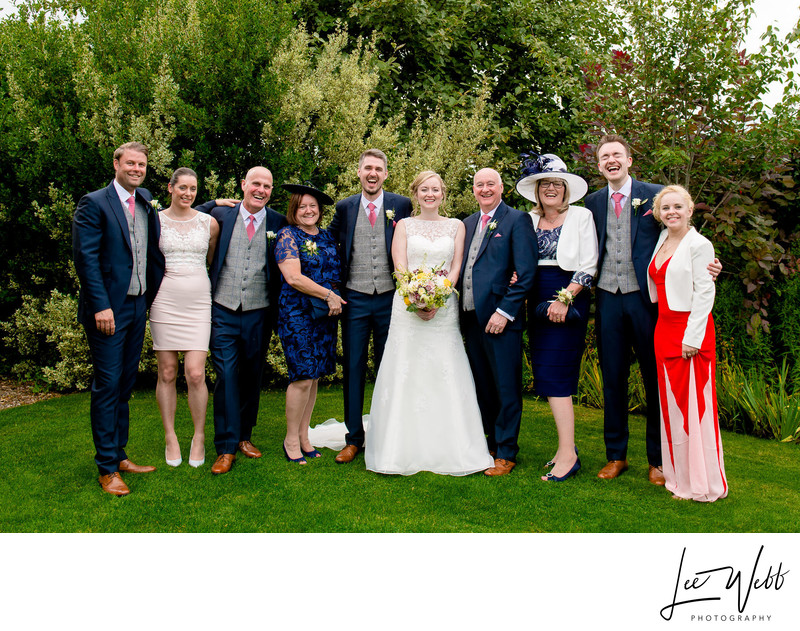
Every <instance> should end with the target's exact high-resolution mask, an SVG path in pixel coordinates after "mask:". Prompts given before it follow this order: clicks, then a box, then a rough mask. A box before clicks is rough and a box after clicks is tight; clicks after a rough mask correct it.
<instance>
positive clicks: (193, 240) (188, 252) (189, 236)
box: [159, 212, 211, 273]
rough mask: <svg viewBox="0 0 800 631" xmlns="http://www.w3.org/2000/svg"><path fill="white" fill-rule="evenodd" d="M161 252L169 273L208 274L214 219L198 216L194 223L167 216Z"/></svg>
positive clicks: (162, 227) (193, 220) (163, 216)
mask: <svg viewBox="0 0 800 631" xmlns="http://www.w3.org/2000/svg"><path fill="white" fill-rule="evenodd" d="M159 219H160V220H161V240H160V241H159V248H161V251H162V252H163V253H164V259H165V262H166V270H167V272H172V271H177V270H180V271H189V270H191V271H197V270H202V271H203V272H204V273H205V271H206V254H207V252H208V238H209V235H210V233H211V216H210V215H206V214H204V213H197V214H196V215H195V216H194V217H192V218H191V219H186V220H183V221H178V220H175V219H170V218H169V217H167V216H166V215H165V214H164V213H163V212H162V213H161V214H160V215H159Z"/></svg>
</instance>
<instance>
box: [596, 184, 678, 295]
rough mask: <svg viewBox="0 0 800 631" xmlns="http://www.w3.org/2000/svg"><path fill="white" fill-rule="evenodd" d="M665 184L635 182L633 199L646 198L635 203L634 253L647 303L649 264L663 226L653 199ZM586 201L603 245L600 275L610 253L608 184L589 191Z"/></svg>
mask: <svg viewBox="0 0 800 631" xmlns="http://www.w3.org/2000/svg"><path fill="white" fill-rule="evenodd" d="M662 188H664V187H663V186H661V185H660V184H649V183H647V182H640V181H638V180H635V179H634V180H633V182H632V184H631V200H634V199H640V200H642V204H641V205H640V206H638V207H637V208H633V206H631V254H632V258H633V268H634V270H635V271H636V280H637V281H638V282H639V290H640V291H641V292H642V296H643V298H644V300H645V304H650V294H649V293H648V289H647V266H648V265H650V258H651V257H652V256H653V250H654V249H655V247H656V241H658V235H659V234H661V229H662V226H661V224H660V223H658V221H656V218H655V217H654V216H653V213H652V212H651V211H652V210H653V199H655V196H656V195H657V194H658V191H660V190H661V189H662ZM585 204H586V208H588V209H589V210H591V211H592V215H594V225H595V227H596V228H597V244H598V247H599V248H600V258H599V259H598V261H597V269H598V275H599V270H601V269H602V267H603V257H604V256H605V253H606V235H607V233H606V223H607V219H608V186H605V187H603V188H601V189H600V190H599V191H595V192H594V193H592V194H591V195H588V196H587V197H586V201H585ZM648 213H649V214H648Z"/></svg>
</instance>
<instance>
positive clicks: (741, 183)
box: [580, 0, 800, 332]
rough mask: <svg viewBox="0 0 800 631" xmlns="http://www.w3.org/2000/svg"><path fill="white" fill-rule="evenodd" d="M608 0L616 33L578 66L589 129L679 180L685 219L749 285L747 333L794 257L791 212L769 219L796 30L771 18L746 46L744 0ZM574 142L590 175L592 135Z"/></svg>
mask: <svg viewBox="0 0 800 631" xmlns="http://www.w3.org/2000/svg"><path fill="white" fill-rule="evenodd" d="M618 5H619V9H620V15H621V19H620V20H619V21H618V22H617V23H616V24H615V25H614V27H613V28H614V29H615V30H616V33H615V34H614V39H615V40H616V41H617V42H618V44H617V45H616V46H614V47H611V48H609V50H608V51H607V52H605V53H604V54H601V55H599V56H597V57H596V58H595V59H594V60H593V62H592V63H589V64H587V65H586V66H585V67H584V78H585V82H586V88H587V98H586V100H585V101H584V103H583V105H582V108H581V109H582V118H583V120H584V121H586V124H587V126H588V129H589V134H588V136H589V138H593V139H596V138H597V137H598V136H599V135H601V134H603V133H606V132H612V131H613V132H616V133H620V134H622V135H623V136H625V137H626V138H627V139H628V140H629V141H630V142H631V144H632V146H633V150H634V168H635V169H636V170H637V172H638V173H640V174H641V175H642V177H644V178H646V179H649V180H652V181H656V182H661V183H678V184H681V185H683V186H685V187H686V188H687V189H688V190H689V191H690V192H691V193H692V194H693V195H694V197H695V199H696V201H697V202H700V205H699V207H698V213H697V215H698V216H697V217H696V222H695V223H696V224H698V225H699V226H700V227H701V228H703V229H704V230H705V231H706V233H707V234H708V235H709V236H711V237H712V238H713V240H714V243H715V245H716V247H717V249H718V251H719V253H720V256H721V258H722V260H723V263H724V265H725V269H726V273H730V274H735V275H737V276H739V278H740V279H741V281H742V283H743V286H744V288H745V290H746V292H747V294H748V307H749V314H748V315H749V317H750V319H751V322H750V330H751V332H755V331H756V329H763V330H764V331H766V330H767V328H768V327H767V323H766V318H765V316H766V314H767V311H766V307H767V305H768V303H769V300H770V297H771V296H772V295H773V294H774V290H775V286H776V280H777V279H779V278H781V277H782V276H783V275H784V274H786V273H789V272H790V271H791V270H793V269H794V267H795V266H794V258H793V257H792V256H790V255H789V254H788V252H787V245H788V242H789V241H790V240H791V239H792V238H793V237H792V236H791V235H790V234H788V232H787V229H788V230H791V229H793V228H794V227H795V226H796V222H794V221H792V222H791V223H790V224H787V225H785V226H781V225H779V224H778V222H777V220H776V218H778V217H779V215H780V212H778V214H777V215H776V211H780V209H781V208H782V207H786V206H787V205H794V207H795V208H797V206H796V204H795V202H794V200H795V190H796V189H795V182H794V178H793V169H792V157H793V156H796V155H797V152H798V148H800V145H799V144H798V143H800V126H798V124H797V121H798V112H799V111H800V110H799V108H798V105H800V93H799V92H798V86H797V83H796V80H795V77H794V75H793V72H792V68H793V67H794V65H795V64H796V63H797V60H798V46H797V43H798V30H797V29H796V28H795V30H794V31H793V32H791V33H790V34H789V35H788V36H787V37H785V38H781V37H779V36H778V34H777V33H776V32H775V31H774V30H773V29H772V28H769V29H768V30H767V32H766V33H765V35H764V37H763V39H762V45H761V47H760V49H759V50H756V51H746V50H745V48H744V43H743V42H744V38H745V36H746V35H747V33H748V29H749V24H750V18H751V17H752V14H753V8H752V0H730V1H729V2H722V3H721V2H718V1H716V0H618ZM776 80H779V81H782V82H783V83H784V85H785V92H784V96H783V98H782V100H781V101H780V102H779V103H778V104H777V105H775V107H774V108H772V109H768V108H766V107H765V106H764V104H763V102H762V99H763V97H764V96H765V95H766V94H767V92H768V90H769V88H770V84H771V83H772V82H773V81H776ZM582 150H583V154H582V155H581V156H580V157H581V158H582V160H583V161H584V163H585V166H586V174H587V176H588V177H591V178H593V179H594V180H595V183H596V184H598V185H600V184H601V182H600V181H599V176H598V174H597V171H596V168H595V160H594V145H593V144H592V142H589V143H586V144H584V145H583V147H582Z"/></svg>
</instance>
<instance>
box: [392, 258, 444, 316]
mask: <svg viewBox="0 0 800 631" xmlns="http://www.w3.org/2000/svg"><path fill="white" fill-rule="evenodd" d="M394 277H395V278H396V279H397V292H398V293H399V294H400V297H401V298H403V301H404V302H405V303H406V311H412V312H413V311H419V310H422V311H430V310H431V309H438V308H439V307H444V305H445V303H446V302H447V299H448V298H449V297H450V294H452V293H453V292H455V291H456V290H455V288H454V287H453V284H452V283H451V282H450V279H449V278H447V272H446V271H445V270H443V269H442V266H441V265H439V266H438V267H434V268H433V269H426V268H425V267H422V268H420V269H415V270H400V271H397V272H395V273H394Z"/></svg>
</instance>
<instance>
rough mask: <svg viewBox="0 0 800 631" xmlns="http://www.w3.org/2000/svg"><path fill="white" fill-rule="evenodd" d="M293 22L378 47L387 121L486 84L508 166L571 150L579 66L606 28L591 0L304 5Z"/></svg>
mask: <svg viewBox="0 0 800 631" xmlns="http://www.w3.org/2000/svg"><path fill="white" fill-rule="evenodd" d="M297 15H298V16H302V18H303V19H304V20H307V21H308V28H309V30H310V31H311V32H317V33H319V34H326V33H329V32H331V31H333V30H334V29H335V28H336V24H337V20H341V21H344V22H345V23H346V24H347V28H348V30H349V32H350V33H351V34H353V35H359V36H363V37H366V38H373V39H374V41H375V44H376V47H377V49H378V52H379V57H380V61H381V64H382V79H381V82H380V84H379V85H378V87H377V91H378V94H379V95H380V104H379V110H378V113H379V116H380V117H381V118H382V119H383V120H389V119H391V118H392V117H393V116H394V115H395V114H396V113H397V112H398V111H400V110H402V109H403V108H404V106H406V105H407V106H408V109H407V110H406V112H407V117H408V123H409V124H410V123H411V121H412V120H413V118H414V117H415V116H417V115H421V116H422V117H423V118H424V117H425V116H428V115H430V114H432V113H433V112H434V111H436V110H437V109H438V108H443V109H444V110H445V111H447V110H448V109H453V108H456V107H458V105H459V104H460V103H461V102H462V100H463V99H464V97H465V96H467V97H468V98H476V97H477V95H478V94H479V93H481V92H480V91H481V89H482V88H483V87H484V86H487V87H488V95H487V98H488V103H489V105H490V106H491V108H492V112H493V120H492V136H491V141H492V142H494V143H495V144H497V145H498V147H499V150H500V155H498V156H497V158H499V160H500V166H503V165H504V164H507V165H508V166H509V167H511V166H512V165H513V163H514V161H515V160H516V154H518V153H519V152H520V151H522V150H526V149H535V150H547V151H561V152H563V151H564V150H565V149H566V148H568V147H570V148H571V147H573V146H574V145H575V144H576V143H577V141H578V139H579V137H580V136H581V135H582V133H583V129H582V127H581V125H580V121H579V120H578V119H576V117H575V112H576V103H577V102H579V101H580V100H581V99H582V98H583V94H584V87H583V82H582V77H581V71H580V67H581V63H582V59H583V58H584V55H585V53H586V50H587V49H590V48H592V49H594V48H599V49H600V50H602V49H603V48H604V47H605V46H606V45H608V37H607V35H608V33H609V29H608V28H607V25H608V24H609V22H610V21H611V14H610V11H609V8H608V6H607V4H606V3H603V2H598V1H597V0H575V1H573V2H560V1H556V0H539V1H537V2H533V1H532V0H508V1H504V2H499V1H494V2H491V1H481V2H475V1H474V0H344V1H342V2H334V1H333V0H321V1H316V0H314V1H312V0H301V3H300V7H299V8H298V10H297Z"/></svg>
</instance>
